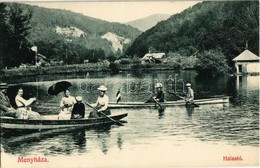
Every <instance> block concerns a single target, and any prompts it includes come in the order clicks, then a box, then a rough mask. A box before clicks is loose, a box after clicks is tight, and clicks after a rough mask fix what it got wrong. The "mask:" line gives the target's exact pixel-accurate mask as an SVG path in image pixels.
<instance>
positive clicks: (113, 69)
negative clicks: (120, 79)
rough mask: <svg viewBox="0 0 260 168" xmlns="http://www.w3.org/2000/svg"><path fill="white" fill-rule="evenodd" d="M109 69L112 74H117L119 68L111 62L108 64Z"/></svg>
mask: <svg viewBox="0 0 260 168" xmlns="http://www.w3.org/2000/svg"><path fill="white" fill-rule="evenodd" d="M109 69H110V72H111V73H113V74H116V73H119V68H118V65H117V63H114V62H111V63H110V64H109Z"/></svg>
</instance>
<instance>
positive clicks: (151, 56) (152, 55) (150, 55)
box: [142, 53, 165, 63]
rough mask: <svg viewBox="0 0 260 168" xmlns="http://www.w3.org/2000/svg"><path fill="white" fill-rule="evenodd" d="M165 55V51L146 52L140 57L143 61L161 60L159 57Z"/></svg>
mask: <svg viewBox="0 0 260 168" xmlns="http://www.w3.org/2000/svg"><path fill="white" fill-rule="evenodd" d="M164 57H165V53H147V54H145V55H144V57H143V58H142V61H144V62H154V63H158V62H161V59H162V58H164Z"/></svg>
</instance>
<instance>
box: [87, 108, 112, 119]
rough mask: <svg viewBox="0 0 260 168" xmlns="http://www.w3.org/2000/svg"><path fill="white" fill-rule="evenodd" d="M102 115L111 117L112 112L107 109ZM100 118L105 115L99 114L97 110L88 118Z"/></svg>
mask: <svg viewBox="0 0 260 168" xmlns="http://www.w3.org/2000/svg"><path fill="white" fill-rule="evenodd" d="M102 113H103V114H105V115H111V111H110V109H109V108H108V109H106V110H105V111H102ZM99 117H103V115H102V114H101V113H99V112H97V111H96V110H94V111H91V112H90V113H89V116H88V118H99Z"/></svg>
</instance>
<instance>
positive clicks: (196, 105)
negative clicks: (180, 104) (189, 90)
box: [169, 92, 199, 107]
mask: <svg viewBox="0 0 260 168" xmlns="http://www.w3.org/2000/svg"><path fill="white" fill-rule="evenodd" d="M169 93H171V94H174V95H175V96H177V97H179V98H181V99H183V100H185V101H186V99H185V97H182V96H180V95H177V94H176V93H175V92H169ZM192 104H193V105H194V107H199V105H198V104H196V103H194V102H192Z"/></svg>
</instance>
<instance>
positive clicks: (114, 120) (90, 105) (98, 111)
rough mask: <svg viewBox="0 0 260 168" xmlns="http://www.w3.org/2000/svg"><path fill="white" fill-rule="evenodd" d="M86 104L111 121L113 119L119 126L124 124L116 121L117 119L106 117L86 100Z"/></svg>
mask: <svg viewBox="0 0 260 168" xmlns="http://www.w3.org/2000/svg"><path fill="white" fill-rule="evenodd" d="M86 105H88V106H89V107H91V108H92V109H94V110H95V111H97V112H98V113H99V114H101V115H103V116H105V117H106V118H108V119H110V120H111V121H113V122H114V123H117V124H118V125H120V126H124V124H122V123H121V122H119V121H117V120H114V119H113V118H111V117H108V116H107V115H106V114H104V113H102V112H100V111H98V110H97V109H96V108H95V107H93V106H91V105H90V104H89V103H88V102H86Z"/></svg>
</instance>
